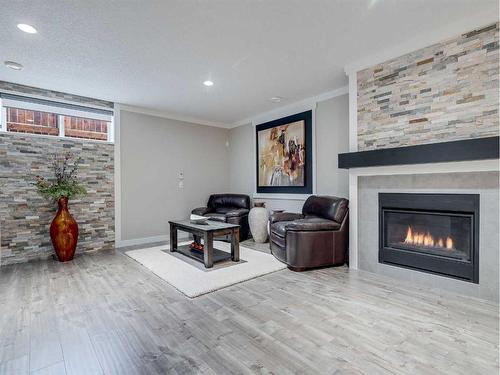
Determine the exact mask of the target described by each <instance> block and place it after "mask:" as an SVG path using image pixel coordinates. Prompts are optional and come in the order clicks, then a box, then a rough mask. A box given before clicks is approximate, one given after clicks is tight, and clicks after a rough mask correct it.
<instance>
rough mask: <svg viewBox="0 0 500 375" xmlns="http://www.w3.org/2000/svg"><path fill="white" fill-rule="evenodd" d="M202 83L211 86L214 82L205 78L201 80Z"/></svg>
mask: <svg viewBox="0 0 500 375" xmlns="http://www.w3.org/2000/svg"><path fill="white" fill-rule="evenodd" d="M203 84H204V85H205V86H207V87H210V86H213V85H214V83H213V82H212V81H209V80H206V81H203Z"/></svg>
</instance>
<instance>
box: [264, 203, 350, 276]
mask: <svg viewBox="0 0 500 375" xmlns="http://www.w3.org/2000/svg"><path fill="white" fill-rule="evenodd" d="M348 210H349V201H348V200H347V199H345V198H337V197H332V196H314V195H313V196H310V197H309V198H307V200H306V201H305V203H304V206H303V207H302V214H298V213H289V212H281V213H276V214H273V215H271V217H270V218H269V222H270V247H271V253H272V254H273V255H274V256H275V257H276V259H278V260H280V261H281V262H283V263H286V264H287V266H288V268H290V269H291V270H293V271H304V270H306V269H308V268H316V267H324V266H340V265H343V264H344V263H345V262H346V261H347V257H348V253H347V250H348V242H349V230H348V224H349V220H348Z"/></svg>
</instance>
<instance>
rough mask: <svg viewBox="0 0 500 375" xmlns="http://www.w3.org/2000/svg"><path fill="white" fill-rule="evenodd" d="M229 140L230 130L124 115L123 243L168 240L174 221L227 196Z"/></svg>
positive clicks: (122, 172) (130, 113)
mask: <svg viewBox="0 0 500 375" xmlns="http://www.w3.org/2000/svg"><path fill="white" fill-rule="evenodd" d="M227 138H228V130H226V129H221V128H215V127H210V126H204V125H197V124H190V123H185V122H181V121H176V120H170V119H166V118H161V117H155V116H150V115H145V114H139V113H133V112H128V111H121V112H120V157H121V168H120V169H121V171H120V172H121V221H122V240H130V239H140V238H149V237H156V236H164V235H167V234H168V228H167V227H168V220H172V219H185V218H187V217H188V216H189V214H190V212H191V209H193V208H195V207H198V206H203V205H205V204H206V201H207V199H208V196H209V195H210V194H212V193H222V192H226V191H227V190H228V188H229V149H228V147H226V142H227ZM181 171H182V172H183V173H184V188H183V189H181V188H179V172H181Z"/></svg>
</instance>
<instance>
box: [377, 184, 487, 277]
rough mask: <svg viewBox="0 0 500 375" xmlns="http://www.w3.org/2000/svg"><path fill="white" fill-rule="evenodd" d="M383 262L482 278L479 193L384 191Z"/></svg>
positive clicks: (381, 213) (381, 211) (381, 208)
mask: <svg viewBox="0 0 500 375" xmlns="http://www.w3.org/2000/svg"><path fill="white" fill-rule="evenodd" d="M378 198H379V199H378V201H379V236H378V237H379V254H378V255H379V262H381V263H385V264H389V265H395V266H400V267H407V268H410V269H414V270H419V271H424V272H430V273H435V274H438V275H443V276H447V277H454V278H457V279H461V280H465V281H469V282H474V283H478V282H479V195H478V194H414V193H379V195H378Z"/></svg>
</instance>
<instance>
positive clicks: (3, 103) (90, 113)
mask: <svg viewBox="0 0 500 375" xmlns="http://www.w3.org/2000/svg"><path fill="white" fill-rule="evenodd" d="M13 96H14V95H13ZM20 98H21V97H20ZM57 104H58V103H57V102H51V101H48V100H39V99H33V101H30V98H29V97H22V100H16V99H12V98H5V97H1V96H0V133H9V134H23V135H30V136H39V137H40V136H41V137H56V138H64V139H73V140H80V141H82V142H87V141H88V142H100V143H111V144H114V143H115V139H114V112H113V109H109V110H108V109H100V108H92V107H84V106H78V105H74V106H73V107H77V108H70V107H71V105H68V106H65V103H60V104H61V105H57ZM8 107H10V108H19V109H25V110H28V111H40V112H48V113H54V114H55V115H56V116H57V126H58V129H59V134H58V135H47V134H35V133H18V132H11V131H8V130H7V110H6V108H8ZM86 108H88V110H85V109H86ZM99 112H109V113H110V114H107V113H99ZM65 116H69V117H78V118H85V119H91V120H100V121H106V122H108V123H109V124H108V127H107V140H100V139H89V138H78V137H67V136H65V135H64V117H65Z"/></svg>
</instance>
